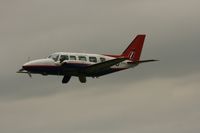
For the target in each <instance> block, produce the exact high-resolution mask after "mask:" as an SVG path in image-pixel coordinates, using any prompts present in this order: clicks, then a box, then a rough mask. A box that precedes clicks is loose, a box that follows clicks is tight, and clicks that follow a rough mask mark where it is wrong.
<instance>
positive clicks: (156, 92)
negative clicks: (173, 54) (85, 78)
mask: <svg viewBox="0 0 200 133" xmlns="http://www.w3.org/2000/svg"><path fill="white" fill-rule="evenodd" d="M199 78H200V75H199V74H195V75H190V76H186V77H180V78H164V79H156V78H155V79H148V80H145V81H142V82H138V83H134V84H128V85H127V86H122V85H118V88H117V87H116V86H115V85H114V84H113V85H110V86H108V87H107V88H102V87H98V86H96V87H87V88H83V89H82V90H81V89H74V90H70V91H68V92H64V93H58V94H57V95H51V96H47V97H40V98H34V97H33V98H30V99H28V100H27V99H26V100H18V101H10V102H3V103H2V102H1V103H0V108H1V114H0V117H1V121H0V123H1V124H0V128H1V130H2V131H3V132H13V131H15V132H22V131H24V132H27V131H30V132H57V131H59V132H66V131H70V132H79V131H81V132H133V131H135V132H140V133H143V132H147V131H149V132H161V131H164V132H167V131H170V132H185V131H188V132H197V131H198V129H199V126H198V124H197V123H199V119H198V116H199V111H198V110H199V106H198V101H199V100H198V99H199V94H200V91H199V89H198V88H199V84H198V83H197V82H196V80H197V79H199ZM102 89H103V90H102ZM103 92H105V93H103ZM8 127H12V128H8Z"/></svg>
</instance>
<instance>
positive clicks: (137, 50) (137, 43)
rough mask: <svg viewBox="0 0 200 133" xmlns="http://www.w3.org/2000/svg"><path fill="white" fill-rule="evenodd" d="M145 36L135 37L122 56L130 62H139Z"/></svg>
mask: <svg viewBox="0 0 200 133" xmlns="http://www.w3.org/2000/svg"><path fill="white" fill-rule="evenodd" d="M145 36H146V35H137V36H136V38H135V39H134V40H133V41H132V42H131V44H130V45H129V46H128V48H127V49H126V50H125V51H124V52H123V53H122V56H124V57H127V58H129V59H130V60H132V61H139V60H140V55H141V52H142V48H143V44H144V40H145Z"/></svg>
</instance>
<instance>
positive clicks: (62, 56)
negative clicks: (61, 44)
mask: <svg viewBox="0 0 200 133" xmlns="http://www.w3.org/2000/svg"><path fill="white" fill-rule="evenodd" d="M65 60H69V57H68V55H61V56H60V62H63V61H65Z"/></svg>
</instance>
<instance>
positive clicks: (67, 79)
mask: <svg viewBox="0 0 200 133" xmlns="http://www.w3.org/2000/svg"><path fill="white" fill-rule="evenodd" d="M70 79H71V76H69V75H65V76H64V77H63V80H62V83H63V84H66V83H68V82H69V80H70Z"/></svg>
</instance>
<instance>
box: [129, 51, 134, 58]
mask: <svg viewBox="0 0 200 133" xmlns="http://www.w3.org/2000/svg"><path fill="white" fill-rule="evenodd" d="M134 57H135V49H133V51H131V52H130V54H129V59H131V60H133V59H134Z"/></svg>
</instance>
